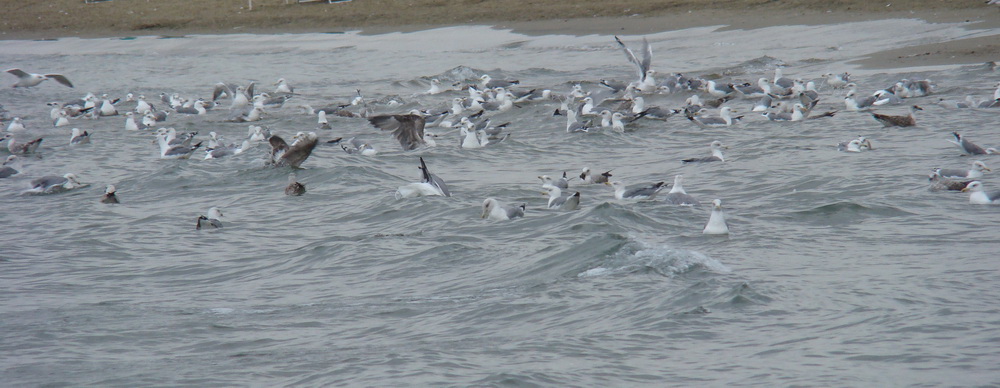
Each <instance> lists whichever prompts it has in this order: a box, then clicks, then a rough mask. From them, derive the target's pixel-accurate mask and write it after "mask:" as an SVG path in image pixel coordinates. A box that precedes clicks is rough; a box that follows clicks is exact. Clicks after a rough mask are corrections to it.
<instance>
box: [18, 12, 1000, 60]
mask: <svg viewBox="0 0 1000 388" xmlns="http://www.w3.org/2000/svg"><path fill="white" fill-rule="evenodd" d="M251 6H252V8H251ZM6 16H7V18H6V20H4V21H3V23H2V25H0V39H4V40H11V39H56V38H60V37H82V38H97V37H126V36H141V35H167V36H176V35H185V34H227V33H306V32H339V31H346V30H360V31H362V33H365V34H380V33H388V32H399V31H402V32H406V31H417V30H422V29H427V28H434V27H441V26H450V25H469V24H478V25H490V26H494V27H496V28H505V29H512V30H514V31H516V32H520V33H525V34H530V35H533V34H571V35H585V34H595V33H600V34H623V35H635V34H644V33H651V32H657V31H667V30H677V29H683V28H691V27H700V26H713V25H722V26H724V27H722V28H723V29H753V28H760V27H766V26H774V25H792V24H801V25H815V24H830V23H839V22H848V21H859V20H878V19H922V20H926V21H928V22H947V23H967V28H969V29H988V30H989V29H997V30H998V36H1000V7H997V6H994V5H987V4H985V2H983V1H978V0H976V1H973V0H969V1H942V0H907V1H897V2H892V3H885V2H872V1H865V0H848V1H837V2H835V3H830V2H814V1H805V0H794V1H761V0H735V1H715V0H712V1H699V0H667V1H652V2H651V1H642V0H612V1H597V0H584V1H573V2H552V1H536V0H518V1H479V0H456V1H445V0H413V1H408V2H406V6H405V7H403V6H401V5H400V3H399V2H395V1H386V0H354V1H348V2H343V3H334V4H326V3H310V4H299V3H298V2H297V1H295V0H253V1H250V0H217V1H214V2H212V6H211V7H204V3H192V2H189V1H185V0H158V1H151V0H112V1H104V2H99V3H92V4H87V3H85V2H83V1H80V0H52V1H45V2H20V3H17V4H12V5H8V11H7V15H6ZM997 41H1000V37H998V38H997V39H992V38H991V37H986V38H982V37H980V38H974V39H963V40H954V41H950V42H947V43H937V44H931V45H926V46H920V47H901V48H899V49H898V50H892V51H889V52H885V53H881V54H879V55H873V56H872V57H871V58H870V59H868V60H866V61H864V63H862V64H863V65H865V66H870V67H887V66H888V67H898V66H922V65H938V64H947V63H975V62H985V61H996V60H1000V44H997V43H996V42H997Z"/></svg>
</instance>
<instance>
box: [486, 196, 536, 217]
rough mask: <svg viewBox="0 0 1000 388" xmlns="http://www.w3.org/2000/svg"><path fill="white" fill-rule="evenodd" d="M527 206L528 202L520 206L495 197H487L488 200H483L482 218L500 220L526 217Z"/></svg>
mask: <svg viewBox="0 0 1000 388" xmlns="http://www.w3.org/2000/svg"><path fill="white" fill-rule="evenodd" d="M525 208H526V204H523V203H522V204H520V205H518V206H512V205H504V204H502V203H500V201H497V200H496V199H494V198H486V200H485V201H483V216H482V218H489V219H491V220H498V221H499V220H510V219H514V218H518V217H524V210H525Z"/></svg>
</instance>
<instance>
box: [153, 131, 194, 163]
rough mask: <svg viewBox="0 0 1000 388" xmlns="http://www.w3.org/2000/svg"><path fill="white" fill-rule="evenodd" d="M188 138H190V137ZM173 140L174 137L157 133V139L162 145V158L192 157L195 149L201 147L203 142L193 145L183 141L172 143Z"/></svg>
mask: <svg viewBox="0 0 1000 388" xmlns="http://www.w3.org/2000/svg"><path fill="white" fill-rule="evenodd" d="M188 139H190V137H189V138H188ZM171 140H172V139H170V138H169V135H167V134H162V133H161V134H157V135H156V141H157V143H158V144H159V145H160V158H161V159H187V158H190V157H191V154H193V153H194V151H195V150H197V149H198V148H199V147H201V142H198V144H195V145H193V146H192V145H188V144H185V142H181V143H180V144H170V143H171ZM174 140H176V139H174ZM187 143H189V142H187Z"/></svg>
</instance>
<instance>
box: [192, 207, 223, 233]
mask: <svg viewBox="0 0 1000 388" xmlns="http://www.w3.org/2000/svg"><path fill="white" fill-rule="evenodd" d="M221 218H222V210H219V208H217V207H214V206H213V207H210V208H209V209H208V215H204V214H203V215H200V216H198V220H197V221H196V224H195V226H194V229H195V230H201V228H202V226H204V227H209V226H211V227H213V228H216V229H218V228H221V227H222V221H220V219H221Z"/></svg>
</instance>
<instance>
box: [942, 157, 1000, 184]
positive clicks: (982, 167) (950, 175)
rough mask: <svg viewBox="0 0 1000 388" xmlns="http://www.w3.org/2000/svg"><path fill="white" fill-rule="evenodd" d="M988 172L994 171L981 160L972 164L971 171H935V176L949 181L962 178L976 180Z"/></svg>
mask: <svg viewBox="0 0 1000 388" xmlns="http://www.w3.org/2000/svg"><path fill="white" fill-rule="evenodd" d="M986 171H993V170H990V169H989V167H986V163H983V162H982V161H980V160H977V161H975V162H972V169H969V170H962V169H957V168H949V169H941V168H935V169H934V173H935V174H937V175H940V176H941V177H942V178H947V179H961V178H968V179H976V178H980V177H982V176H983V173H984V172H986Z"/></svg>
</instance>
